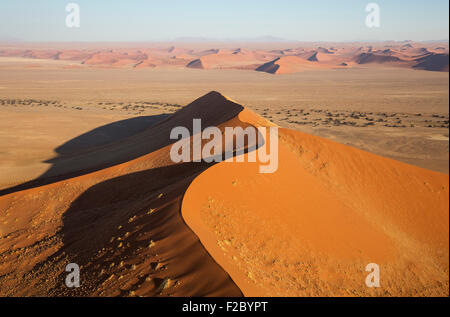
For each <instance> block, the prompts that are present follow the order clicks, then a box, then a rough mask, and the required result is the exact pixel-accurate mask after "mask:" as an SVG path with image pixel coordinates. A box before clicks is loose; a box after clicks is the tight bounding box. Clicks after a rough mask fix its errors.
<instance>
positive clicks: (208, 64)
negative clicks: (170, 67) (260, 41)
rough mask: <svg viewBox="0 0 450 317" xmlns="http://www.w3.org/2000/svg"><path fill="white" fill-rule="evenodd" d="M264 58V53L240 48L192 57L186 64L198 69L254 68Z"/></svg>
mask: <svg viewBox="0 0 450 317" xmlns="http://www.w3.org/2000/svg"><path fill="white" fill-rule="evenodd" d="M265 60H266V59H265V56H264V55H261V54H259V53H255V52H244V51H242V50H234V51H219V52H217V53H210V54H207V55H203V56H202V57H200V58H198V59H194V60H192V61H190V62H189V63H188V64H187V65H186V66H187V67H188V68H199V69H232V68H240V67H244V66H252V67H253V69H254V68H256V67H257V65H259V64H261V63H262V62H264V61H265Z"/></svg>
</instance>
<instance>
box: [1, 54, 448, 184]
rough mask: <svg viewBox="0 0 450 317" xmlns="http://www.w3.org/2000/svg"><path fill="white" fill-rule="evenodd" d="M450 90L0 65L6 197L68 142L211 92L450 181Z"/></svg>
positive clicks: (390, 83) (226, 73)
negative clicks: (445, 176)
mask: <svg viewBox="0 0 450 317" xmlns="http://www.w3.org/2000/svg"><path fill="white" fill-rule="evenodd" d="M448 87H449V76H448V73H445V72H429V71H421V70H411V69H402V68H383V67H373V66H367V67H357V68H352V69H334V70H333V69H331V70H330V69H329V70H314V71H306V72H302V73H295V74H287V75H277V76H274V75H271V74H266V73H260V72H254V71H250V70H249V71H243V70H197V69H186V68H184V69H178V68H156V69H120V68H119V69H107V68H101V67H98V68H93V67H85V66H84V65H79V63H73V62H68V61H53V60H36V59H24V58H8V57H0V149H1V150H0V188H6V187H9V186H11V185H16V184H19V183H22V182H25V181H28V180H31V179H34V178H36V177H38V176H39V175H42V174H44V173H45V172H46V171H47V170H48V169H49V167H50V166H51V159H52V158H54V157H57V156H58V155H61V154H64V153H60V152H58V148H59V150H61V149H60V148H61V146H62V145H63V144H64V143H66V142H67V141H69V140H72V139H74V138H76V137H78V136H80V135H82V134H85V133H87V132H89V131H91V130H94V129H96V128H98V127H100V126H104V125H107V124H110V123H113V122H117V121H121V120H125V119H130V118H137V119H135V120H132V121H129V123H130V122H132V124H125V123H122V127H124V128H123V129H120V132H117V134H118V135H115V137H116V139H117V138H119V137H126V136H129V135H132V134H134V133H137V132H139V131H140V130H143V129H144V128H145V127H146V126H147V125H148V123H149V122H150V121H152V120H155V118H157V117H153V116H157V115H164V114H169V113H173V112H175V111H177V110H179V109H180V108H181V107H182V106H184V105H186V104H187V103H189V102H190V101H192V100H194V99H196V98H197V97H198V96H201V95H204V94H205V93H207V92H209V91H212V90H216V91H220V92H221V93H223V94H224V95H226V96H228V97H230V98H231V99H233V100H239V102H240V104H242V105H244V106H245V107H247V108H249V109H251V110H254V111H255V112H257V113H258V114H260V115H261V116H263V117H265V118H267V119H269V120H271V121H272V122H274V123H276V124H278V125H279V126H281V127H286V128H290V129H295V130H298V131H303V132H306V133H309V134H313V135H317V136H322V137H326V138H329V139H332V140H334V141H337V142H340V143H343V144H347V145H351V146H354V147H357V148H360V149H363V150H366V151H369V152H373V153H376V154H379V155H382V156H385V157H389V158H393V159H396V160H399V161H403V162H406V163H409V164H412V165H416V166H419V167H423V168H426V169H431V170H435V171H440V172H444V173H448V163H449V131H448V127H449V125H448V122H449V121H448V120H449V113H448V111H449V110H448V102H449V94H448ZM138 117H139V118H140V119H139V118H138ZM125 125H126V126H125ZM107 141H108V140H102V141H99V142H107ZM111 141H112V140H111ZM80 142H94V143H93V144H92V145H95V141H92V140H89V141H87V140H86V139H83V140H82V141H80ZM70 146H72V145H69V146H66V147H63V150H62V152H64V151H66V152H70V151H71V150H72V149H71V148H70ZM75 147H76V145H75Z"/></svg>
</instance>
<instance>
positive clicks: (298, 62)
mask: <svg viewBox="0 0 450 317" xmlns="http://www.w3.org/2000/svg"><path fill="white" fill-rule="evenodd" d="M330 67H331V66H330V65H327V64H322V63H319V62H318V59H317V53H314V54H309V53H308V54H307V58H303V57H299V56H293V55H292V56H282V57H278V58H276V59H275V60H273V61H271V62H268V63H265V64H263V65H261V66H260V67H258V68H256V71H259V72H266V73H269V74H291V73H297V72H301V71H305V70H310V69H320V68H330Z"/></svg>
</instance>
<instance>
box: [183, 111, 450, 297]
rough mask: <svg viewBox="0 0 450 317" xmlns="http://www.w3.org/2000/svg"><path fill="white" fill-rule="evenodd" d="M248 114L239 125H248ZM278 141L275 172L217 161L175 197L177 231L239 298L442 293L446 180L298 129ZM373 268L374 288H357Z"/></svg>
mask: <svg viewBox="0 0 450 317" xmlns="http://www.w3.org/2000/svg"><path fill="white" fill-rule="evenodd" d="M247 112H248V110H244V111H243V112H241V113H240V115H239V118H240V120H241V121H243V122H249V123H251V124H255V122H254V119H253V118H252V117H250V116H249V115H248V114H247ZM253 116H254V115H253ZM279 137H280V147H279V163H280V165H279V169H278V171H277V172H276V173H274V174H260V173H259V172H258V166H257V164H255V163H235V164H231V163H225V162H224V163H219V164H217V165H215V166H213V167H212V168H210V169H208V170H206V171H205V172H203V173H202V174H201V175H200V176H199V177H197V178H196V179H195V180H194V182H193V184H192V185H191V186H190V187H189V189H188V191H187V193H186V194H185V197H184V200H183V206H182V213H183V216H184V218H185V220H186V223H187V224H188V225H189V226H190V227H191V228H192V229H193V230H194V232H195V233H196V234H197V235H198V236H199V238H200V240H201V241H202V243H203V244H204V245H205V246H206V248H207V250H208V251H209V252H210V254H211V255H212V256H213V257H214V258H215V259H216V260H217V261H218V263H219V264H220V265H222V267H223V268H224V269H225V270H226V271H227V272H228V273H229V274H230V276H231V277H232V278H233V280H234V281H235V282H236V283H237V285H238V286H239V287H240V289H241V290H242V291H243V293H244V295H247V296H272V295H277V296H354V295H357V296H371V295H377V296H385V295H387V296H448V292H449V281H448V268H449V263H448V244H449V226H448V221H449V200H448V194H449V179H448V175H445V174H440V173H436V172H432V171H428V170H424V169H421V168H417V167H413V166H410V165H406V164H404V163H400V162H397V161H393V160H390V159H386V158H383V157H379V156H376V155H374V154H370V153H367V152H364V151H361V150H357V149H354V148H351V147H348V146H345V145H341V144H337V143H334V142H332V141H328V140H325V139H322V138H319V137H314V136H310V135H306V134H303V133H300V132H294V131H290V130H286V129H281V131H280V135H279ZM246 155H247V154H246ZM372 262H374V263H377V264H378V265H379V266H380V270H381V272H382V273H381V274H382V282H381V283H382V286H381V287H380V288H377V289H370V288H367V287H366V285H365V283H364V280H365V276H366V275H367V274H368V273H366V272H365V270H364V268H365V266H366V265H367V264H369V263H372Z"/></svg>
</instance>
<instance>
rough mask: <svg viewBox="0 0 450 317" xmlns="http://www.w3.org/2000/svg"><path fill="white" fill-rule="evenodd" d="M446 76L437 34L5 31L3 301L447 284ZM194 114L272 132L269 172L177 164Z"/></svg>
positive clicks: (423, 289) (424, 288)
mask: <svg viewBox="0 0 450 317" xmlns="http://www.w3.org/2000/svg"><path fill="white" fill-rule="evenodd" d="M448 74H449V73H448V43H445V42H444V43H440V42H431V43H430V42H426V43H415V42H382V43H253V44H252V45H247V46H245V44H243V43H233V44H231V43H228V44H224V43H182V44H179V43H159V44H147V45H144V44H142V45H140V46H137V44H130V43H97V44H79V43H78V44H76V43H71V44H69V43H67V44H55V43H49V44H32V43H31V44H17V43H9V44H6V43H5V44H2V45H0V254H1V260H0V295H6V296H20V295H25V296H242V295H245V296H448V292H449V279H448V272H449V271H448V268H449V263H448V239H449V231H448V217H449V207H448V186H449V185H448V171H449V169H448V164H449V109H448V103H449V92H448V89H449V75H448ZM194 118H201V119H202V121H203V123H204V124H205V127H206V126H208V125H211V126H218V127H220V128H224V127H226V126H242V127H246V126H255V127H258V126H278V127H280V132H279V143H280V145H279V146H280V150H279V169H278V171H277V172H276V173H273V174H267V175H265V174H260V173H258V172H257V168H256V167H255V166H254V165H252V164H250V163H243V164H241V163H236V164H227V163H225V162H221V163H217V164H207V163H181V164H174V163H173V162H171V161H170V158H169V155H168V153H169V150H170V144H171V143H173V141H171V140H169V134H170V130H171V128H173V127H175V126H180V125H181V126H187V127H189V126H191V125H192V119H194ZM245 155H248V154H245ZM72 262H74V263H78V264H79V265H80V267H81V272H82V286H81V287H79V288H76V289H69V288H67V287H65V285H64V278H65V276H66V272H65V271H64V267H65V265H67V263H72ZM369 263H377V264H379V265H380V268H381V270H382V281H381V283H382V284H381V287H379V288H368V287H367V286H366V285H365V283H364V279H365V276H366V275H367V274H368V273H367V272H366V271H365V270H364V268H365V266H366V265H367V264H369Z"/></svg>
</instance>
